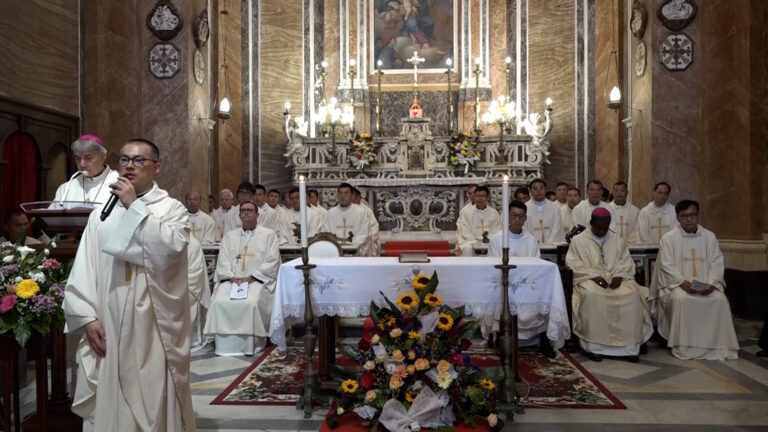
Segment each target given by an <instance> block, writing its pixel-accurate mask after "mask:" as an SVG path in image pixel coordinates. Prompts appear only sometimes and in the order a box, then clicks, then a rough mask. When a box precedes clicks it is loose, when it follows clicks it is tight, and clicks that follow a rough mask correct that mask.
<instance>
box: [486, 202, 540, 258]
mask: <svg viewBox="0 0 768 432" xmlns="http://www.w3.org/2000/svg"><path fill="white" fill-rule="evenodd" d="M508 211H509V256H511V257H536V258H539V257H541V254H540V253H539V242H538V241H536V237H534V236H533V234H531V233H530V232H528V231H526V230H525V228H524V226H525V221H526V219H527V213H528V207H527V206H526V205H525V203H524V202H522V201H518V200H513V201H512V202H510V203H509V210H508ZM503 234H504V231H503V230H502V231H499V232H498V233H496V234H495V235H494V236H493V237H491V243H490V246H489V248H488V256H495V257H500V256H501V252H502V250H501V245H502V241H501V236H502V235H503Z"/></svg>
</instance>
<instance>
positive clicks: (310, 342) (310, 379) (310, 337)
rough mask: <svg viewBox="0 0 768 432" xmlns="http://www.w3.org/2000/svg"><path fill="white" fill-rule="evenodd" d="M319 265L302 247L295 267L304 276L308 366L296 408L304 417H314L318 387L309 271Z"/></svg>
mask: <svg viewBox="0 0 768 432" xmlns="http://www.w3.org/2000/svg"><path fill="white" fill-rule="evenodd" d="M315 267H317V266H316V265H314V264H310V263H309V251H308V248H307V247H302V248H301V265H297V266H296V267H295V268H297V269H299V270H301V273H302V275H303V276H304V356H305V358H306V361H307V367H306V369H305V370H304V389H303V393H302V397H301V398H299V400H298V401H297V402H296V409H303V410H304V418H305V419H308V418H310V417H312V389H313V388H314V387H317V385H318V381H317V371H316V370H315V367H314V365H313V361H312V356H313V355H314V353H315V341H316V337H315V335H314V334H313V333H312V322H313V321H314V320H315V315H314V313H313V312H312V296H311V295H310V290H309V271H310V270H312V269H313V268H315Z"/></svg>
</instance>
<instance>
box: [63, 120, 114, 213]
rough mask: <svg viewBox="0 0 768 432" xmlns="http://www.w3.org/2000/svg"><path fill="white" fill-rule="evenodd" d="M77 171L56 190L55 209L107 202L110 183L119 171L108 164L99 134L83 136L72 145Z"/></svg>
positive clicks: (105, 150)
mask: <svg viewBox="0 0 768 432" xmlns="http://www.w3.org/2000/svg"><path fill="white" fill-rule="evenodd" d="M70 148H71V150H72V154H73V155H74V160H75V166H76V167H77V172H76V173H75V174H74V175H73V176H72V178H71V179H69V181H67V182H65V183H63V184H62V185H61V186H59V188H58V189H56V195H55V196H54V198H53V201H54V202H55V203H54V204H53V205H51V208H61V209H65V208H72V207H78V206H89V205H91V206H97V205H101V204H104V203H106V202H107V200H108V199H109V195H110V193H109V192H110V189H109V185H111V184H112V183H114V182H115V181H116V180H117V176H118V174H117V171H115V170H113V169H111V168H109V165H107V164H106V160H107V149H106V148H105V147H104V143H103V142H102V140H101V138H99V137H97V136H96V135H90V134H86V135H81V136H80V137H78V138H77V139H76V140H75V142H73V143H72V146H71V147H70Z"/></svg>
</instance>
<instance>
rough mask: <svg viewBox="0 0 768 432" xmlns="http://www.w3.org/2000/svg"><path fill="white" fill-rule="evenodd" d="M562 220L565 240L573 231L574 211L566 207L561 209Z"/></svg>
mask: <svg viewBox="0 0 768 432" xmlns="http://www.w3.org/2000/svg"><path fill="white" fill-rule="evenodd" d="M560 220H561V222H562V223H563V238H565V234H568V233H569V232H571V230H572V229H573V209H572V208H570V207H568V205H567V204H566V205H564V206H562V207H560Z"/></svg>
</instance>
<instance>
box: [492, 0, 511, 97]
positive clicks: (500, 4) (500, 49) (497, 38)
mask: <svg viewBox="0 0 768 432" xmlns="http://www.w3.org/2000/svg"><path fill="white" fill-rule="evenodd" d="M489 3H490V4H489V9H490V10H489V28H488V40H489V53H488V54H489V63H490V79H491V85H492V86H493V97H499V96H502V95H504V96H507V95H508V93H504V89H505V81H506V71H505V70H506V63H505V61H504V59H506V57H507V55H508V53H509V49H508V48H507V5H506V2H505V1H504V0H490V2H489ZM513 67H514V66H513Z"/></svg>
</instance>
